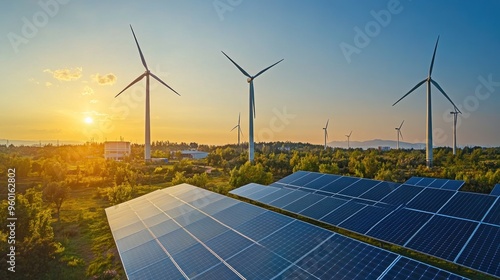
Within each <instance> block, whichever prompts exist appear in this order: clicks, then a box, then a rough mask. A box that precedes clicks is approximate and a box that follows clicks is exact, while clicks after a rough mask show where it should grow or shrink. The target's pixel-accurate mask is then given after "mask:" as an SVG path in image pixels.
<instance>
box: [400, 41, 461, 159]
mask: <svg viewBox="0 0 500 280" xmlns="http://www.w3.org/2000/svg"><path fill="white" fill-rule="evenodd" d="M438 43H439V36H438V38H437V41H436V46H434V53H433V54H432V60H431V66H430V68H429V75H428V76H427V78H425V79H424V80H422V81H421V82H419V83H418V84H417V85H416V86H414V87H413V88H412V89H411V90H410V91H409V92H408V93H406V94H405V95H404V96H403V97H401V98H400V99H399V100H398V101H396V102H395V103H394V104H392V106H394V105H396V104H397V103H398V102H399V101H401V100H402V99H403V98H405V97H406V96H408V94H410V93H412V92H413V91H414V90H416V89H417V88H418V87H420V86H421V85H422V84H424V83H425V82H427V131H426V134H427V135H426V136H427V139H426V161H427V167H431V166H432V160H433V156H432V109H431V107H432V106H431V84H433V85H434V86H435V87H436V88H437V89H438V90H439V91H440V92H441V93H442V94H443V95H444V97H446V99H448V101H450V102H451V104H453V107H454V108H455V110H456V111H458V112H460V110H459V109H458V108H457V106H455V103H453V101H451V99H450V98H449V97H448V95H447V94H446V93H445V92H444V90H443V89H442V88H441V86H440V85H439V84H438V83H437V82H436V81H434V80H433V79H432V78H431V75H432V68H433V66H434V58H435V57H436V50H437V46H438ZM460 113H462V112H460Z"/></svg>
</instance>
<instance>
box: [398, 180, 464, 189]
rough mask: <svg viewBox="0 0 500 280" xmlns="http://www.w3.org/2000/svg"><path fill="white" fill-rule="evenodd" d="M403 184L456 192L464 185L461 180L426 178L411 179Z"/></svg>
mask: <svg viewBox="0 0 500 280" xmlns="http://www.w3.org/2000/svg"><path fill="white" fill-rule="evenodd" d="M405 184H408V185H415V186H421V187H429V188H436V189H443V190H453V191H458V190H459V189H460V188H461V187H462V186H463V185H464V184H465V182H464V181H461V180H449V179H440V178H427V177H416V176H414V177H411V178H410V179H408V180H407V181H406V182H405Z"/></svg>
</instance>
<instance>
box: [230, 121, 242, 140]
mask: <svg viewBox="0 0 500 280" xmlns="http://www.w3.org/2000/svg"><path fill="white" fill-rule="evenodd" d="M235 128H238V147H239V146H240V135H242V136H243V132H242V131H241V126H240V114H238V124H237V125H236V126H235V127H233V129H231V131H233V130H234V129H235Z"/></svg>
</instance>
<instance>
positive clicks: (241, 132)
mask: <svg viewBox="0 0 500 280" xmlns="http://www.w3.org/2000/svg"><path fill="white" fill-rule="evenodd" d="M238 129H239V131H240V134H241V137H243V130H241V127H238Z"/></svg>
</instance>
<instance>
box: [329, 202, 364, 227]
mask: <svg viewBox="0 0 500 280" xmlns="http://www.w3.org/2000/svg"><path fill="white" fill-rule="evenodd" d="M364 207H366V205H364V204H361V203H357V202H353V201H348V202H347V203H345V204H343V205H342V206H340V207H339V208H337V209H335V210H333V211H332V212H330V213H329V214H328V215H326V216H324V217H322V218H321V219H320V221H322V222H325V223H328V224H331V225H334V226H336V225H338V224H340V223H341V222H343V221H344V220H345V219H347V218H349V217H351V216H352V215H354V214H356V213H357V212H358V211H359V210H361V209H363V208H364Z"/></svg>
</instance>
